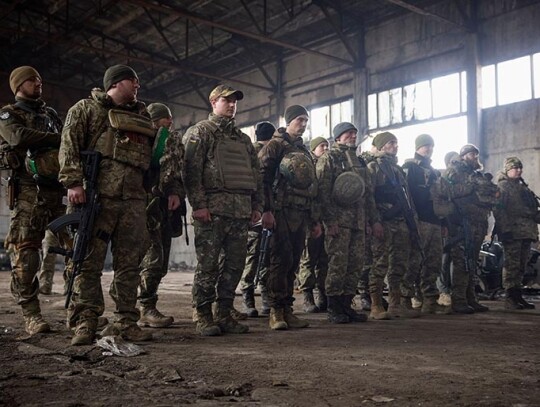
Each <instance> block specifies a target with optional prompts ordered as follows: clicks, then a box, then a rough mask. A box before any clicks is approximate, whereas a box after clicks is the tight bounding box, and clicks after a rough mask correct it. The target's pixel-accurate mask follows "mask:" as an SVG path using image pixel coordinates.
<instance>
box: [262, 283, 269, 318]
mask: <svg viewBox="0 0 540 407" xmlns="http://www.w3.org/2000/svg"><path fill="white" fill-rule="evenodd" d="M260 315H261V316H267V315H270V305H269V304H268V291H267V290H266V289H263V290H261V312H260Z"/></svg>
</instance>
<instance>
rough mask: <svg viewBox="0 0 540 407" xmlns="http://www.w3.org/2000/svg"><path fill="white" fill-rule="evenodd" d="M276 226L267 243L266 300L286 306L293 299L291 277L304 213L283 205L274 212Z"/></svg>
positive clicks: (302, 238) (297, 257)
mask: <svg viewBox="0 0 540 407" xmlns="http://www.w3.org/2000/svg"><path fill="white" fill-rule="evenodd" d="M275 219H276V227H275V228H274V233H273V234H272V238H271V242H270V245H271V247H270V265H269V267H268V278H267V281H266V284H267V288H268V302H269V304H270V306H271V307H272V308H278V309H282V308H286V307H289V306H292V304H293V302H294V297H293V291H294V280H295V277H296V272H297V270H298V266H299V264H300V257H301V256H302V251H303V250H304V243H305V239H306V229H307V226H308V214H307V212H305V211H301V210H297V209H292V208H284V209H283V210H280V211H276V214H275Z"/></svg>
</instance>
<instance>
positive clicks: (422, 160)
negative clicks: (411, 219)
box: [403, 153, 441, 225]
mask: <svg viewBox="0 0 540 407" xmlns="http://www.w3.org/2000/svg"><path fill="white" fill-rule="evenodd" d="M403 170H404V171H405V174H406V175H407V183H408V185H409V191H411V197H412V199H413V202H414V206H415V208H416V212H417V214H418V219H419V220H421V221H422V222H428V223H432V224H435V225H440V224H441V221H440V219H439V218H438V217H437V216H436V215H435V212H434V210H433V200H432V198H431V194H430V189H431V186H432V185H433V184H434V183H435V182H436V181H437V179H438V178H439V177H440V176H441V173H440V172H439V171H437V170H436V169H434V168H433V167H432V166H431V160H430V159H429V158H427V157H422V156H421V155H419V154H417V153H415V155H414V158H412V159H410V160H407V161H405V163H404V164H403Z"/></svg>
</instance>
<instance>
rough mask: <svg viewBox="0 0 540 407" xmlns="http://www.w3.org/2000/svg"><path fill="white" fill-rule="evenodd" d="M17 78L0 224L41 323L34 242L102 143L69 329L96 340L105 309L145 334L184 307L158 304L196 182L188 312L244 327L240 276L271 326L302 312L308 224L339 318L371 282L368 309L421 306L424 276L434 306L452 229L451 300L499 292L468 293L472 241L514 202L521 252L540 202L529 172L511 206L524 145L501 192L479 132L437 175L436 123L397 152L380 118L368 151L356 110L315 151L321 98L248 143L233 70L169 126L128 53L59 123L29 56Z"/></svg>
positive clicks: (324, 299)
mask: <svg viewBox="0 0 540 407" xmlns="http://www.w3.org/2000/svg"><path fill="white" fill-rule="evenodd" d="M10 86H11V89H12V91H13V93H14V94H15V103H13V104H10V105H7V106H5V107H3V108H2V109H1V110H0V136H1V138H2V143H1V145H0V162H1V165H2V168H3V169H9V170H10V174H11V176H10V178H9V183H8V198H9V204H10V208H11V209H12V216H11V224H10V230H9V233H8V237H7V238H6V240H5V241H6V245H8V246H9V247H10V249H11V252H12V268H13V271H12V286H11V290H12V293H13V295H14V296H15V298H16V299H17V300H18V303H19V305H21V307H22V311H23V316H24V319H25V328H26V331H27V332H28V333H30V334H35V333H41V332H47V331H49V330H50V326H49V324H48V323H47V322H46V321H44V320H43V317H42V316H41V310H40V306H39V299H38V292H39V282H38V279H37V278H36V274H37V272H38V268H39V254H38V250H39V248H40V245H41V241H42V239H43V237H44V234H45V230H46V226H47V224H48V222H49V221H50V220H52V219H54V218H56V217H58V216H60V215H62V214H63V213H65V211H66V208H65V206H64V205H63V204H62V196H63V195H64V193H65V191H66V190H67V201H68V207H67V211H68V213H69V212H73V211H74V210H76V209H77V208H78V207H80V206H81V205H85V203H86V200H87V196H86V193H85V190H86V189H85V182H86V181H87V180H86V179H85V175H84V173H83V160H84V159H83V157H84V154H83V152H85V151H97V152H99V153H101V155H102V156H103V159H102V161H101V164H100V171H99V176H98V179H97V189H98V192H99V199H100V211H99V213H98V214H97V216H96V219H95V223H94V226H93V233H92V237H91V239H90V242H89V246H88V251H87V253H86V257H85V259H84V261H83V262H82V267H81V269H80V273H79V274H78V275H77V277H76V279H75V287H74V290H73V295H72V298H71V302H70V304H69V309H68V325H69V327H70V329H72V330H73V338H72V341H71V343H72V345H88V344H91V343H92V342H93V341H94V339H95V337H96V332H97V330H98V328H99V327H105V328H104V330H103V332H102V335H121V336H123V337H124V338H125V339H128V340H132V341H141V340H150V339H152V334H151V333H149V332H148V331H145V330H142V329H141V328H140V326H143V327H144V326H146V327H154V328H159V327H166V326H169V325H171V324H172V323H173V318H172V317H169V316H165V315H163V314H162V313H161V312H159V310H158V309H157V307H156V306H157V301H158V294H157V292H158V287H159V284H160V282H161V279H162V278H163V277H164V275H165V274H166V273H167V265H168V258H169V253H170V245H171V238H172V237H174V236H178V235H180V234H181V233H182V215H184V214H185V205H184V199H185V198H186V197H187V199H188V200H189V203H190V205H191V206H192V209H193V212H192V218H193V225H194V231H195V249H196V254H197V268H196V271H195V276H194V282H193V293H192V294H193V307H194V311H195V318H194V319H196V331H197V332H198V333H199V334H200V335H203V336H216V335H220V334H223V333H246V332H248V330H249V327H248V326H247V325H246V324H243V323H240V322H239V321H238V313H237V312H235V309H234V307H233V301H234V296H235V290H236V288H237V286H238V285H239V283H240V282H241V289H242V291H243V297H244V301H245V305H246V308H247V311H248V312H249V313H250V315H251V316H255V315H256V313H257V310H256V308H255V301H254V290H255V280H258V282H260V283H261V286H262V290H261V292H262V299H263V309H262V310H261V313H262V314H268V315H269V326H270V328H271V329H272V330H285V329H288V328H304V327H307V326H308V325H309V324H308V322H307V321H305V320H303V319H300V318H298V316H297V315H295V314H294V313H293V302H294V296H293V293H294V284H295V279H296V276H297V274H299V273H298V270H299V266H300V260H301V258H302V254H303V252H304V248H305V246H306V242H307V247H308V250H307V251H306V253H307V257H305V258H304V266H305V267H304V269H305V268H306V267H307V268H313V267H317V266H320V271H319V272H318V273H317V274H316V278H315V279H313V278H311V282H308V281H307V280H309V279H310V278H309V277H305V278H304V279H303V280H302V278H301V279H300V280H301V283H300V287H301V288H302V289H304V292H305V298H306V302H307V303H308V304H310V305H311V304H312V305H313V306H314V307H317V309H320V310H325V309H326V311H327V313H328V320H329V321H330V322H332V323H348V322H363V321H366V320H367V317H366V315H365V314H363V313H359V312H357V311H356V310H355V309H354V307H353V298H354V297H355V294H356V290H357V288H358V287H359V286H364V287H366V286H367V287H368V289H369V293H370V299H371V314H370V316H371V317H372V318H373V319H388V318H392V317H414V316H417V313H416V312H415V311H413V310H412V306H411V297H412V296H413V294H414V290H415V287H416V286H418V287H420V289H421V291H422V294H423V298H424V303H423V306H422V311H423V312H426V313H435V312H438V311H439V309H438V304H437V297H438V291H437V288H436V285H435V280H436V276H437V275H438V273H439V269H440V262H441V253H442V243H441V242H442V236H443V232H444V231H445V230H446V229H448V233H449V236H448V238H447V240H448V242H449V243H447V246H448V247H449V248H450V253H451V258H452V261H453V266H454V272H453V279H452V309H453V311H454V312H458V313H471V312H475V311H484V310H487V308H486V307H484V306H482V305H481V304H479V303H478V302H477V301H476V298H475V296H474V286H473V275H474V268H475V263H473V262H472V261H471V260H472V259H476V258H477V256H478V252H479V250H480V244H481V242H482V239H483V237H484V235H485V233H486V229H487V216H488V214H489V212H490V210H491V208H492V207H493V206H494V205H496V206H497V208H498V211H499V215H497V212H496V216H498V218H500V219H505V218H504V217H505V216H506V217H507V218H506V219H507V220H506V222H505V221H504V220H501V228H502V229H501V233H502V236H503V237H504V238H503V241H505V242H509V244H510V245H511V246H512V249H511V250H513V251H512V253H520V254H521V257H520V259H521V258H522V257H523V253H524V252H525V251H526V248H527V247H528V246H527V244H528V245H529V246H530V242H531V241H532V240H535V239H537V234H534V233H533V228H532V227H531V226H530V225H531V222H533V223H534V222H536V221H537V220H538V207H537V205H536V206H534V210H533V203H536V199H535V198H534V197H535V195H534V194H533V193H532V192H531V191H530V190H529V189H528V188H527V187H526V184H525V183H524V182H522V179H521V172H519V177H518V178H517V179H518V181H517V182H518V184H519V188H521V189H520V190H519V191H521V192H520V194H521V195H520V196H525V195H526V194H525V192H523V191H528V192H527V194H529V195H528V197H529V198H528V199H525V198H523V199H522V202H521V203H522V204H523V205H529V211H523V210H516V211H515V213H514V212H511V211H514V210H515V205H516V203H515V202H514V192H513V191H514V190H513V189H512V188H514V189H516V188H518V187H517V186H516V185H514V184H512V182H514V181H512V180H514V179H515V178H513V177H512V174H513V172H512V171H514V169H517V168H518V167H519V166H521V163H520V162H519V160H517V159H515V158H512V159H508V160H507V163H506V164H505V171H506V172H505V177H503V178H502V179H501V181H500V183H501V184H500V185H501V191H502V193H500V194H498V193H497V187H496V186H495V185H494V184H493V183H491V181H490V180H489V179H487V178H486V177H485V176H484V175H483V174H482V173H481V172H479V171H478V170H479V169H480V164H479V163H478V149H476V147H474V146H472V145H466V146H464V147H463V148H462V150H461V151H460V153H459V158H456V159H455V160H452V161H451V163H450V166H449V169H448V170H447V171H448V173H447V174H446V175H445V176H444V177H440V174H439V173H438V172H437V171H436V170H434V169H433V168H432V167H431V164H430V157H431V154H432V152H433V146H434V143H433V139H432V138H431V137H430V136H428V135H421V136H419V137H418V138H417V140H416V150H417V151H416V154H415V157H414V159H413V160H410V161H408V162H407V163H406V164H405V165H404V168H403V169H402V168H401V167H399V166H398V165H397V158H396V155H397V151H398V143H397V138H396V137H395V136H394V135H393V134H392V133H389V132H384V133H380V134H378V135H377V136H375V138H374V139H373V153H362V154H358V153H357V151H358V150H357V140H356V138H357V133H358V130H357V128H356V127H355V126H354V124H352V123H348V122H343V123H340V124H338V125H337V126H336V127H335V128H334V130H333V136H334V137H333V138H334V143H333V145H332V147H331V148H330V149H329V150H327V148H328V142H327V141H326V140H324V139H320V138H318V139H315V140H313V141H312V143H311V151H310V150H309V149H308V148H306V146H305V145H304V142H303V139H302V135H303V133H304V132H305V130H306V127H307V123H308V120H309V114H308V112H307V110H306V109H305V108H304V107H303V106H301V105H292V106H289V107H288V108H287V109H286V110H285V114H284V118H285V122H286V126H285V127H282V128H278V129H277V130H276V129H275V128H274V126H273V125H272V124H271V123H268V122H262V123H260V124H259V125H258V126H257V131H256V133H257V137H258V142H257V143H255V144H252V142H251V140H250V138H249V137H248V136H247V135H245V134H243V133H242V132H241V131H240V129H239V128H238V127H237V126H236V124H235V120H234V118H235V115H236V109H237V102H238V101H240V100H242V99H243V97H244V95H243V93H242V92H241V91H239V90H236V89H233V88H231V87H230V86H226V85H219V86H217V87H216V88H215V89H214V90H213V91H212V92H211V94H210V96H209V100H210V103H211V106H212V112H211V113H210V114H209V116H208V119H206V120H202V121H200V122H198V123H197V124H195V125H194V126H192V127H190V128H189V129H188V130H187V131H186V133H185V134H184V135H183V137H181V134H180V133H179V132H177V131H173V130H172V128H171V126H172V115H171V112H170V110H169V109H168V108H167V106H165V105H163V104H161V103H153V104H151V105H149V106H148V107H146V106H145V105H144V103H142V102H140V101H138V100H137V91H138V89H139V87H140V84H139V77H138V75H137V73H136V72H135V71H134V70H133V69H132V68H131V67H129V66H126V65H115V66H112V67H110V68H108V69H107V70H106V72H105V74H104V78H103V89H99V88H95V89H93V90H92V92H91V96H90V97H89V98H86V99H83V100H81V101H79V102H77V103H76V104H75V105H74V106H73V107H71V108H70V109H69V111H68V113H67V117H66V120H65V123H64V124H62V122H61V121H60V119H59V118H58V115H57V114H56V112H55V111H54V110H53V109H51V108H50V107H48V106H46V105H45V103H44V102H43V100H42V99H41V93H42V80H41V76H40V75H39V73H38V72H37V71H36V70H35V69H34V68H32V67H29V66H23V67H19V68H16V69H15V70H14V71H13V72H12V73H11V75H10ZM312 153H314V154H315V157H316V159H314V156H313V155H312ZM518 163H519V165H518ZM506 167H508V169H507V168H506ZM521 167H522V166H521ZM505 182H506V183H507V184H508V185H510V186H511V187H510V186H506V184H504V183H505ZM531 194H532V195H531ZM531 196H532V197H533V198H534V199H531ZM533 200H534V202H533ZM415 208H416V209H415ZM509 208H511V210H510V209H509ZM509 211H510V212H509ZM509 213H511V215H510V216H511V217H510V218H508V216H509V215H508V214H509ZM516 214H519V216H521V217H523V219H524V220H523V224H524V225H525V223H526V224H527V227H528V228H529V229H527V233H517V232H515V231H514V226H515V224H514V223H513V221H510V220H508V219H513V217H514V216H517V215H516ZM464 220H466V222H464ZM526 220H527V221H526ZM503 224H504V225H505V226H503ZM534 225H535V227H536V223H534ZM264 230H266V231H268V230H271V231H272V234H271V237H270V240H269V247H268V252H269V256H268V257H267V259H266V260H267V262H266V263H265V264H263V266H265V267H264V268H265V270H264V271H263V272H261V273H259V275H258V276H255V274H257V273H256V272H255V270H257V269H258V268H259V267H258V266H259V265H258V264H257V263H258V257H259V256H258V255H257V252H258V250H259V249H260V247H259V246H260V235H261V233H262V231H264ZM536 233H537V232H536ZM306 235H307V236H306ZM58 238H59V241H60V243H61V244H62V245H64V246H65V247H70V245H71V244H72V238H73V236H72V235H71V234H69V233H64V234H62V235H60V236H58ZM505 239H506V240H505ZM411 242H414V246H413V245H412V244H411ZM510 242H514V244H513V245H512V244H511V243H510ZM109 244H110V247H111V251H112V256H113V269H114V278H113V281H112V283H111V287H110V290H109V293H110V295H111V297H112V298H113V300H114V302H115V312H114V321H113V322H111V323H108V321H105V320H104V319H103V318H102V315H103V312H104V300H103V294H102V287H101V282H100V278H101V273H102V269H103V264H104V261H105V255H106V251H107V247H108V245H109ZM248 248H249V255H248V256H247V259H248V260H247V262H246V255H247V254H248ZM369 249H371V250H369ZM370 251H371V255H370ZM323 252H324V255H322V253H323ZM304 256H306V254H304ZM516 256H517V255H516ZM507 257H508V256H507ZM512 261H515V260H507V262H508V265H507V267H506V269H507V274H506V277H505V287H507V289H508V298H511V299H513V300H511V301H513V302H512V304H514V305H515V304H521V307H526V306H525V302H524V300H523V299H522V297H521V291H520V290H519V289H518V288H517V286H516V281H518V277H519V276H518V274H519V270H518V268H519V267H520V266H519V265H518V266H515V264H514V265H513V263H511V262H512ZM519 264H521V263H519ZM514 266H515V267H514ZM366 269H367V270H369V271H368V272H367V273H366ZM68 274H69V270H68ZM243 275H244V277H243V278H242V276H243ZM300 275H302V273H300ZM385 279H386V280H387V284H388V288H389V296H388V298H389V301H388V307H387V309H386V308H385V303H384V299H383V286H384V281H385ZM314 281H317V287H318V291H319V298H318V303H317V304H315V303H314V298H313V288H314V285H315V283H314ZM138 293H139V295H138ZM137 299H139V303H140V305H139V308H137ZM529 306H530V305H528V306H527V307H529ZM515 307H518V305H515Z"/></svg>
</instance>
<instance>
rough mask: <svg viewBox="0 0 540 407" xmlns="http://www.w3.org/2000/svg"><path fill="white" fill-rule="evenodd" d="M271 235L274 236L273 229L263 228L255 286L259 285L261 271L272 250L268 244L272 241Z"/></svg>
mask: <svg viewBox="0 0 540 407" xmlns="http://www.w3.org/2000/svg"><path fill="white" fill-rule="evenodd" d="M271 236H272V230H270V229H263V230H262V232H261V244H260V246H259V261H258V262H257V273H256V274H255V281H254V285H255V288H257V286H258V285H259V279H260V276H261V271H262V269H263V268H264V266H265V265H266V257H267V256H268V252H269V251H270V250H269V247H268V244H269V243H270V237H271Z"/></svg>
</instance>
